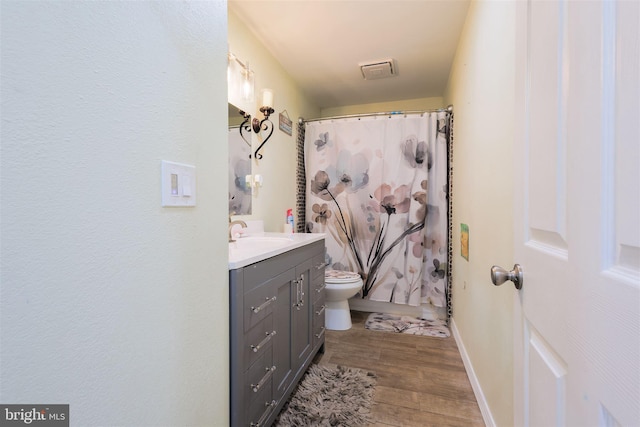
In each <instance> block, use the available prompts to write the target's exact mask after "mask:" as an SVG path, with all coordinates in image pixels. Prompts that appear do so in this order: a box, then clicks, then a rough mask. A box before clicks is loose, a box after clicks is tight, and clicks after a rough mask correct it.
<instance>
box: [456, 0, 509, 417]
mask: <svg viewBox="0 0 640 427" xmlns="http://www.w3.org/2000/svg"><path fill="white" fill-rule="evenodd" d="M514 49H515V4H514V3H513V2H496V1H491V0H489V1H485V0H478V1H473V2H472V3H471V6H470V8H469V12H468V15H467V19H466V22H465V26H464V31H463V34H462V36H461V38H460V42H459V44H458V49H457V53H456V58H455V61H454V67H453V70H452V72H451V77H450V80H449V85H448V89H447V93H446V94H445V97H444V99H445V102H446V103H447V104H453V105H454V111H455V127H454V134H455V142H454V154H453V156H454V162H453V166H454V169H453V175H454V195H453V254H454V258H453V262H454V264H453V278H454V281H453V317H454V321H455V324H456V326H457V328H458V331H459V334H460V337H461V338H462V341H463V343H464V346H465V348H466V350H467V353H468V355H469V359H470V361H471V364H472V365H473V369H474V371H475V373H476V375H477V378H478V382H479V384H480V387H481V388H482V391H483V394H484V397H485V399H486V402H487V404H488V407H489V409H490V412H491V415H492V418H493V421H494V422H495V424H496V425H498V426H509V425H513V396H512V391H513V327H512V324H513V306H512V305H513V293H514V292H515V290H514V288H513V286H511V285H510V284H507V285H503V286H501V287H499V288H497V287H495V286H493V284H492V283H491V280H490V274H489V271H490V268H491V266H492V265H493V264H498V265H502V266H503V267H505V268H508V269H510V268H511V267H512V266H513V263H514V260H513V184H512V181H511V177H512V176H513V167H514V166H513V165H512V163H513V148H512V143H513V140H514V138H515V130H514V120H515V117H514V102H515V101H514V96H515V92H514V91H515V82H514V78H515V63H514ZM460 223H465V224H467V225H468V226H469V242H470V245H469V260H468V261H467V260H465V259H464V258H462V257H461V256H460Z"/></svg>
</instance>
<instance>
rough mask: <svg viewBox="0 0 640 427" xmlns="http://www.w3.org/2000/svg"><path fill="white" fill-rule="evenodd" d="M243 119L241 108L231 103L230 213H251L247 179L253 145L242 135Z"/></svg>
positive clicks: (249, 172) (229, 137)
mask: <svg viewBox="0 0 640 427" xmlns="http://www.w3.org/2000/svg"><path fill="white" fill-rule="evenodd" d="M243 121H244V117H243V116H242V115H241V114H240V109H239V108H238V107H236V106H235V105H233V104H231V103H229V134H228V143H229V215H250V214H251V186H250V185H248V184H247V183H246V180H245V177H246V176H247V175H251V158H250V157H249V156H250V155H251V146H250V145H249V144H247V143H246V142H245V141H244V139H242V137H241V136H240V124H241V123H242V122H243ZM249 137H251V133H250V132H249Z"/></svg>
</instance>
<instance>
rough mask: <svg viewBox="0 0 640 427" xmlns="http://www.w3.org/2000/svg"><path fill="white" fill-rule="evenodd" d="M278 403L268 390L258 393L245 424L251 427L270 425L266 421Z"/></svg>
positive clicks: (250, 406)
mask: <svg viewBox="0 0 640 427" xmlns="http://www.w3.org/2000/svg"><path fill="white" fill-rule="evenodd" d="M277 403H278V402H276V401H275V400H273V398H272V397H271V395H270V394H268V393H267V391H266V390H263V391H261V392H259V393H258V395H257V396H256V399H255V400H254V401H253V402H251V404H250V405H249V412H248V414H247V417H248V420H247V423H246V424H245V425H247V426H251V427H268V426H267V425H266V424H265V423H266V421H267V419H269V417H270V416H271V414H272V413H273V411H274V410H275V408H276V406H277Z"/></svg>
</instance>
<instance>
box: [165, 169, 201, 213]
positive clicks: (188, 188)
mask: <svg viewBox="0 0 640 427" xmlns="http://www.w3.org/2000/svg"><path fill="white" fill-rule="evenodd" d="M195 205H196V167H195V166H193V165H185V164H182V163H175V162H169V161H167V160H163V161H162V206H166V207H181V206H195Z"/></svg>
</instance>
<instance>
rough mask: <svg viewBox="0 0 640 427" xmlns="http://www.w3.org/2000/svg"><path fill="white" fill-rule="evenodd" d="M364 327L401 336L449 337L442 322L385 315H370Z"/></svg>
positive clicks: (446, 328)
mask: <svg viewBox="0 0 640 427" xmlns="http://www.w3.org/2000/svg"><path fill="white" fill-rule="evenodd" d="M364 327H365V328H367V329H371V330H372V331H388V332H399V333H402V334H411V335H427V336H430V337H439V338H447V337H449V336H451V333H450V332H449V328H448V327H447V324H446V323H445V321H444V320H427V319H420V318H418V317H411V316H400V315H395V314H387V313H371V314H370V315H369V317H368V318H367V321H366V322H365V324H364Z"/></svg>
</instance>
